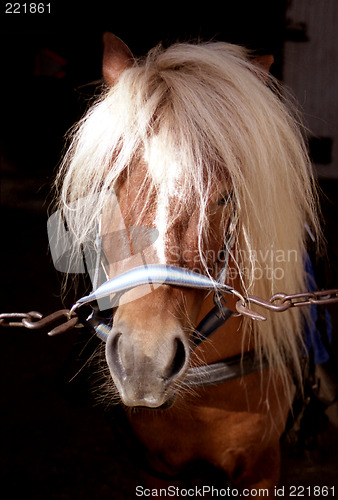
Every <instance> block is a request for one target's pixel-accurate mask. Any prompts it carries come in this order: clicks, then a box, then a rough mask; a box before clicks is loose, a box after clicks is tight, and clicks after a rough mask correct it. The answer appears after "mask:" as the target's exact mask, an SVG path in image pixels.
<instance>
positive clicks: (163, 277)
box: [71, 259, 261, 387]
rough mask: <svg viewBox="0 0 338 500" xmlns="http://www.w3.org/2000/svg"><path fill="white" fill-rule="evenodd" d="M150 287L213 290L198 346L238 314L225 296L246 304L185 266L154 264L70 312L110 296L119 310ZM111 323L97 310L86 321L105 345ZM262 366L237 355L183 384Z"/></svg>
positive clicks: (194, 370)
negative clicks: (136, 291) (132, 293)
mask: <svg viewBox="0 0 338 500" xmlns="http://www.w3.org/2000/svg"><path fill="white" fill-rule="evenodd" d="M226 260H227V259H225V261H226ZM147 284H151V285H169V286H179V287H185V288H194V289H200V290H209V291H212V290H213V291H214V303H215V306H214V307H213V308H212V309H211V311H209V313H208V314H206V316H205V317H204V318H203V319H202V320H201V322H200V323H199V324H198V326H197V327H196V330H195V332H194V337H193V343H194V346H195V347H196V346H197V345H199V344H200V343H201V342H204V341H205V340H207V339H208V338H209V337H210V336H211V335H212V334H213V333H214V332H216V331H217V330H218V329H219V328H220V327H221V326H222V325H224V323H225V322H226V321H227V320H228V319H229V318H230V317H231V316H233V315H234V314H235V313H234V312H233V311H232V310H230V309H229V308H228V307H227V306H226V302H225V300H224V298H223V294H231V295H235V296H236V297H238V298H239V299H240V300H241V301H244V298H243V296H242V295H241V294H240V293H239V292H238V291H237V290H235V289H234V288H233V287H231V286H229V285H226V284H223V283H220V282H219V281H216V280H214V279H213V278H211V277H207V276H203V275H200V274H198V273H196V272H194V271H190V270H188V269H186V268H183V267H178V266H169V265H157V264H151V265H146V266H139V267H136V268H133V269H131V270H129V271H126V272H124V273H122V274H119V275H117V276H115V277H114V278H112V279H110V280H108V281H106V282H105V283H103V284H102V285H101V286H99V287H98V288H97V289H96V290H94V291H93V292H92V293H90V294H89V295H87V296H85V297H82V298H81V299H79V300H78V301H77V302H76V303H75V304H74V306H73V307H72V309H71V313H72V312H73V311H75V310H77V309H78V308H80V307H82V306H84V305H90V304H92V303H93V302H95V301H97V300H99V299H102V298H105V297H110V296H111V295H114V296H113V298H112V301H111V305H112V308H114V307H117V305H118V301H119V299H120V298H121V296H122V295H123V294H124V293H126V292H127V291H129V290H131V289H133V288H135V287H138V286H141V285H147ZM110 321H111V316H110V317H109V318H108V321H107V317H104V316H103V315H100V312H99V311H97V310H95V309H94V310H93V312H92V313H91V314H90V315H89V316H88V317H87V318H86V319H85V320H84V321H83V322H84V324H85V325H86V326H87V327H88V328H89V329H90V330H91V331H92V332H93V333H95V335H97V337H99V338H100V339H101V340H102V341H103V342H106V341H107V338H108V335H109V333H110V326H109V322H110ZM260 366H261V365H260V364H259V363H258V362H256V360H255V359H254V357H253V353H246V354H244V355H243V356H237V357H235V358H231V359H227V360H223V361H220V362H218V363H213V364H211V365H204V366H200V367H191V368H189V369H188V371H187V373H186V379H185V381H184V383H185V384H186V385H188V386H190V387H203V386H207V385H213V384H218V383H222V382H226V381H229V380H232V379H234V378H238V377H240V376H243V375H248V374H249V373H252V372H253V371H256V370H258V369H259V368H260Z"/></svg>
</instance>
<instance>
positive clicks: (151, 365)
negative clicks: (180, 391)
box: [106, 325, 189, 408]
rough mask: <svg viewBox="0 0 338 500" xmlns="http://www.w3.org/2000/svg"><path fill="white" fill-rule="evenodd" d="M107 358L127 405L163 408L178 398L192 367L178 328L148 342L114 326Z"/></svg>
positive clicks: (185, 344)
mask: <svg viewBox="0 0 338 500" xmlns="http://www.w3.org/2000/svg"><path fill="white" fill-rule="evenodd" d="M144 337H145V336H144ZM106 359H107V363H108V366H109V370H110V374H111V377H112V379H113V382H114V384H115V386H116V388H117V390H118V392H119V395H120V398H121V400H122V402H123V403H124V404H125V405H126V406H129V407H137V406H142V407H148V408H160V407H162V406H165V405H167V404H168V403H172V402H173V401H174V399H175V396H176V392H177V387H178V385H179V384H178V382H179V380H180V379H181V378H182V377H183V375H184V373H185V371H186V370H187V368H188V365H189V344H188V340H187V339H186V338H185V334H184V333H183V331H180V330H179V329H178V330H176V329H175V330H173V331H172V332H171V333H170V335H168V332H166V335H165V338H162V339H161V336H158V339H157V340H156V342H147V341H146V340H145V339H142V335H135V332H132V331H131V330H130V329H129V328H128V327H127V326H126V325H123V326H115V327H113V328H112V330H111V332H110V334H109V336H108V339H107V343H106Z"/></svg>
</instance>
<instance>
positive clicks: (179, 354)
mask: <svg viewBox="0 0 338 500" xmlns="http://www.w3.org/2000/svg"><path fill="white" fill-rule="evenodd" d="M175 344H176V351H175V355H174V358H173V360H172V363H171V365H170V367H169V368H168V373H167V376H166V377H165V378H166V379H167V380H170V379H171V378H173V377H174V376H175V375H177V374H178V373H179V372H180V371H181V370H182V368H183V366H184V364H185V360H186V353H185V347H184V344H183V342H182V341H181V340H180V339H178V338H176V339H175Z"/></svg>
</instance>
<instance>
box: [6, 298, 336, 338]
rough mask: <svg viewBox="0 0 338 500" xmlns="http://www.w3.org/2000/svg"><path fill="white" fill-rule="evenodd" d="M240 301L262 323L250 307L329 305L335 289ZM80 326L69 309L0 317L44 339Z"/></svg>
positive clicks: (244, 311) (242, 311) (279, 309)
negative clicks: (44, 333)
mask: <svg viewBox="0 0 338 500" xmlns="http://www.w3.org/2000/svg"><path fill="white" fill-rule="evenodd" d="M244 299H245V302H243V301H242V300H238V301H237V303H236V310H237V312H238V314H239V315H243V316H249V317H250V318H251V319H255V320H262V321H264V320H266V318H265V316H263V315H261V314H260V313H258V312H256V311H253V310H252V309H251V305H257V306H260V307H262V308H263V309H267V310H269V311H273V312H283V311H287V310H288V309H290V308H292V307H304V306H310V305H327V304H333V303H337V302H338V288H335V289H332V290H319V291H316V292H303V293H295V294H286V293H276V294H275V295H273V296H272V297H271V298H270V300H265V299H262V298H260V297H254V296H252V295H248V296H247V297H244ZM81 326H82V325H81V323H80V319H79V317H78V315H77V314H76V313H75V312H73V311H71V310H69V309H60V310H59V311H55V312H54V313H52V314H49V315H48V316H45V317H44V316H43V315H42V314H41V313H40V312H37V311H31V312H28V313H2V314H0V327H25V328H28V329H30V330H44V329H45V330H48V335H58V334H60V333H65V332H68V331H69V330H72V329H73V328H75V327H81Z"/></svg>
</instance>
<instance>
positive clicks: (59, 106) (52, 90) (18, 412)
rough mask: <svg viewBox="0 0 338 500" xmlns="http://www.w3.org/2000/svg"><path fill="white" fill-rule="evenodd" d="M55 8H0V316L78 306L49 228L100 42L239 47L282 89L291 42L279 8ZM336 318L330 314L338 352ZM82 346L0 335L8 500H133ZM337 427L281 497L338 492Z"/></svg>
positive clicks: (294, 466) (331, 277)
mask: <svg viewBox="0 0 338 500" xmlns="http://www.w3.org/2000/svg"><path fill="white" fill-rule="evenodd" d="M50 3H51V14H34V15H33V14H23V13H22V14H5V2H3V3H2V4H1V15H0V20H1V26H0V37H1V38H0V40H1V49H0V50H1V119H0V123H1V164H0V180H1V187H0V204H1V271H2V272H1V292H2V294H1V305H0V312H8V311H24V312H26V311H30V310H38V311H41V312H42V313H44V314H48V313H51V312H53V311H54V310H57V309H60V308H62V307H63V306H65V307H70V306H71V304H72V303H73V299H74V298H75V297H72V296H71V295H68V296H67V297H66V299H64V302H65V303H64V304H63V299H61V282H62V277H61V276H60V275H58V274H57V272H56V271H55V270H54V268H53V264H52V262H51V259H50V256H49V253H48V241H47V232H46V221H47V217H48V210H49V206H50V203H51V201H52V188H51V186H52V183H53V178H54V175H55V172H56V170H57V165H58V162H59V160H60V157H61V154H62V148H63V146H64V135H65V133H66V131H67V130H68V129H69V127H70V126H71V125H72V124H73V123H74V122H75V121H76V120H77V119H78V118H79V117H80V116H81V115H82V114H83V112H84V111H85V109H86V108H87V107H88V105H89V103H90V100H91V98H92V97H93V95H94V94H95V84H93V82H97V81H98V80H99V79H100V78H101V54H102V43H101V37H102V33H103V32H104V31H106V30H109V31H112V32H113V33H115V34H116V35H118V36H120V37H121V38H122V39H123V40H124V41H125V42H126V43H127V44H128V45H129V47H130V48H131V49H132V51H133V52H134V53H135V54H136V55H142V54H144V53H145V52H146V51H147V50H148V49H150V48H151V47H153V46H154V45H155V44H157V43H158V42H160V41H162V42H163V43H164V44H168V43H171V42H173V41H176V40H181V41H185V40H191V39H193V40H195V39H203V40H209V39H216V40H224V41H230V42H234V43H240V44H244V45H246V46H247V47H249V48H251V49H256V50H258V51H260V52H263V53H264V52H266V53H271V52H272V53H273V54H274V56H275V61H276V62H275V64H274V66H273V73H274V74H275V75H276V76H277V77H279V78H281V79H282V78H283V74H282V61H283V42H284V40H285V39H287V38H288V37H290V36H291V34H290V33H289V32H288V30H287V29H286V25H285V15H284V13H285V7H286V5H285V2H284V1H276V0H275V1H273V2H272V1H270V2H252V1H250V2H248V1H237V2H234V3H232V2H228V1H223V2H217V3H216V2H206V3H202V4H200V5H199V6H198V5H197V3H196V2H194V3H192V4H185V5H186V6H188V7H187V10H184V11H183V12H182V8H183V5H182V3H181V4H178V5H175V4H173V3H161V4H159V5H157V6H155V7H153V6H150V4H144V3H141V4H140V3H138V4H137V7H136V8H134V7H131V5H126V6H121V5H119V6H116V2H100V1H95V2H77V1H73V2H64V1H59V0H58V1H56V0H54V1H52V2H50ZM319 184H320V187H321V189H322V190H323V194H322V196H321V201H322V209H323V214H324V220H325V234H326V237H327V248H328V253H329V260H328V262H329V263H328V264H327V265H326V266H324V267H325V269H326V272H325V273H323V272H321V277H322V279H323V285H324V286H334V285H335V286H338V278H337V276H336V270H337V264H336V262H337V248H338V244H337V236H336V220H337V213H338V206H337V199H338V195H337V193H338V191H337V187H338V186H337V181H335V180H332V179H329V180H319ZM336 310H337V307H335V306H331V307H330V312H331V314H332V316H333V322H334V341H333V349H334V351H335V352H337V348H336V346H337V335H336V333H335V329H336V325H337V319H336V316H337V312H336ZM85 341H86V339H82V338H81V337H80V338H78V337H77V333H76V332H74V333H71V334H69V335H68V336H60V337H57V338H56V337H55V338H48V337H46V335H44V334H43V333H41V332H32V331H29V330H26V329H19V328H13V329H1V330H0V342H1V351H0V352H1V400H0V402H1V417H2V425H1V430H2V434H3V435H2V438H1V448H2V449H1V475H2V478H1V483H0V484H1V485H2V488H3V491H4V492H5V494H4V498H6V499H9V498H18V497H22V498H27V499H30V498H31V499H67V500H68V499H83V500H87V499H100V500H101V499H112V498H134V485H135V484H137V482H136V479H134V478H135V477H136V468H135V467H136V466H135V463H134V462H135V460H134V455H135V452H134V451H133V449H128V448H127V447H126V445H125V438H124V437H123V435H121V432H122V431H121V429H120V427H119V425H120V424H119V412H118V411H116V417H114V416H111V415H110V417H109V419H107V418H106V415H105V413H104V411H103V408H102V407H101V406H100V405H97V404H95V402H94V401H93V398H92V397H91V396H90V394H89V393H88V391H87V383H86V380H87V377H88V376H89V374H88V372H89V370H88V372H87V373H86V372H81V374H80V375H79V376H78V377H77V378H75V379H74V380H73V381H72V382H69V380H70V379H71V378H72V376H73V375H75V373H76V371H77V370H78V369H79V368H80V366H81V363H83V360H84V359H85V357H86V354H87V352H85V353H82V354H80V353H81V349H82V347H84V346H85ZM74 343H75V346H76V347H75V350H76V353H75V354H74V352H73V351H74V347H73V345H74ZM77 355H80V358H82V361H80V362H77V361H76V360H75V358H76V357H77ZM115 418H116V422H115V420H114V419H115ZM331 420H333V422H332V421H330V422H326V425H322V424H323V422H324V423H325V419H324V421H323V422H322V420H321V426H320V433H319V435H318V441H317V443H316V445H315V446H313V447H312V449H306V450H304V449H301V450H298V451H299V452H298V453H295V450H293V449H292V450H291V452H290V449H289V448H287V449H286V450H285V451H284V461H283V468H282V479H281V484H285V485H287V484H303V485H304V486H308V485H311V484H320V485H327V486H333V485H335V482H336V469H335V467H336V465H337V458H338V456H337V451H336V449H337V444H338V438H337V429H336V427H335V426H334V419H331ZM112 422H113V430H112V429H111V423H112ZM114 425H116V426H117V427H115V428H114ZM336 425H337V421H336ZM136 462H137V460H136ZM336 487H338V485H337V483H336Z"/></svg>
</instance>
